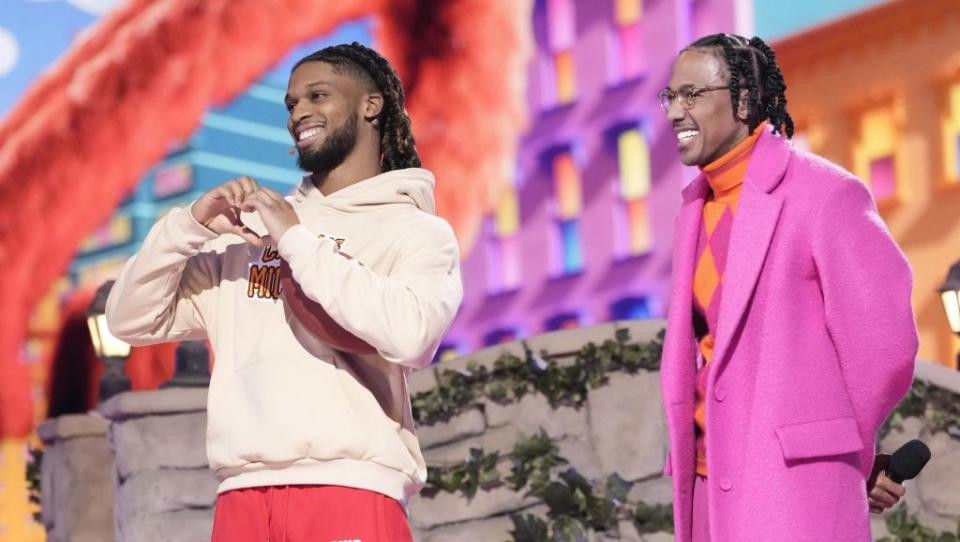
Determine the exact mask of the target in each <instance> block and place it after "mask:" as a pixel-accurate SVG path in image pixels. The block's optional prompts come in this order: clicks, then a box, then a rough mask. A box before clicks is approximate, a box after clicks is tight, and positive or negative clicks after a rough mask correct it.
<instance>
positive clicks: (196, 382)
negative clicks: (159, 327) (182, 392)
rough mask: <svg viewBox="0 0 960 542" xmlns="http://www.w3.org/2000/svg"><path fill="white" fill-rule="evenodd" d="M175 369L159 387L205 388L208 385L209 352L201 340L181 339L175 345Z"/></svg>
mask: <svg viewBox="0 0 960 542" xmlns="http://www.w3.org/2000/svg"><path fill="white" fill-rule="evenodd" d="M176 359H177V361H176V370H175V371H174V373H173V377H172V378H170V380H167V381H166V382H164V383H163V384H160V387H161V388H205V387H207V386H209V385H210V353H209V352H208V351H207V345H206V343H204V342H203V341H183V342H181V343H180V346H177V354H176Z"/></svg>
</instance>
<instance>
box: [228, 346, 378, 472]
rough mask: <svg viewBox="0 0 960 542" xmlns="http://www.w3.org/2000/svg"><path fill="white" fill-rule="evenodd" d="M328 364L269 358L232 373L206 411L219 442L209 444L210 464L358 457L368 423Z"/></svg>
mask: <svg viewBox="0 0 960 542" xmlns="http://www.w3.org/2000/svg"><path fill="white" fill-rule="evenodd" d="M330 361H331V360H318V359H313V358H307V359H304V358H280V359H271V360H266V361H263V362H260V363H256V364H254V365H249V366H247V367H245V368H244V369H242V370H240V371H237V372H236V373H234V375H233V378H232V379H231V381H230V383H229V384H228V385H227V389H226V390H225V392H224V393H223V394H222V395H221V396H220V397H219V398H218V399H219V400H220V402H221V404H220V405H216V408H211V409H210V412H211V419H210V434H211V437H213V435H216V436H215V437H213V438H214V439H216V440H218V441H219V442H217V443H211V445H212V446H211V461H212V462H214V463H222V465H221V466H228V467H237V466H241V465H243V464H246V463H256V462H260V463H287V462H292V461H297V460H300V459H306V458H312V459H317V460H321V461H322V460H335V459H342V458H350V459H360V458H362V457H363V456H364V454H365V451H366V450H365V448H366V446H367V442H368V441H369V438H370V434H369V432H370V426H371V423H370V420H363V419H360V418H361V417H360V416H358V415H357V413H356V412H355V411H354V409H353V408H352V406H351V405H350V403H349V402H348V399H347V398H346V397H345V395H344V392H343V390H342V389H341V388H340V386H341V385H342V384H341V382H340V380H339V379H338V378H337V376H336V370H335V369H334V366H333V365H332V364H331V363H330ZM211 406H214V405H211ZM214 412H215V413H216V415H215V416H214V414H213V413H214ZM214 444H216V445H215V446H214ZM214 452H216V453H217V455H220V457H214Z"/></svg>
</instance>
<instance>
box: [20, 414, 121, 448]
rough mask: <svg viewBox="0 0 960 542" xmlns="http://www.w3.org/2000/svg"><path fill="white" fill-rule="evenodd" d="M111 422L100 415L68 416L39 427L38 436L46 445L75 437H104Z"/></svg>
mask: <svg viewBox="0 0 960 542" xmlns="http://www.w3.org/2000/svg"><path fill="white" fill-rule="evenodd" d="M109 427H110V420H108V419H107V418H104V417H103V416H100V415H90V414H67V415H64V416H60V417H57V418H53V419H51V420H47V421H45V422H43V423H42V424H40V425H39V426H38V427H37V435H38V436H39V437H40V439H41V440H43V442H45V443H49V442H53V441H54V440H66V439H70V438H74V437H96V436H100V437H103V436H105V435H106V434H107V429H108V428H109Z"/></svg>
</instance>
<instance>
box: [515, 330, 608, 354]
mask: <svg viewBox="0 0 960 542" xmlns="http://www.w3.org/2000/svg"><path fill="white" fill-rule="evenodd" d="M613 338H614V327H613V324H600V325H597V326H591V327H581V328H575V329H565V330H561V331H553V332H550V333H541V334H540V335H534V336H533V337H530V338H529V339H527V346H528V347H529V348H530V350H532V351H534V352H536V353H538V354H539V353H540V352H541V351H543V350H545V351H547V353H549V354H561V353H566V352H579V351H580V348H582V347H583V346H584V345H586V344H587V343H591V342H592V343H596V344H597V345H600V344H603V342H604V341H606V340H607V339H613Z"/></svg>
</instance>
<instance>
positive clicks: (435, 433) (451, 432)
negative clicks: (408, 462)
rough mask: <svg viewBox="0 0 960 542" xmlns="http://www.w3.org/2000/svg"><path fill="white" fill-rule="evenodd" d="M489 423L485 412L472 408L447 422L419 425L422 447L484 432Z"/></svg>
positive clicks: (418, 430) (429, 446) (418, 431)
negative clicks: (485, 418)
mask: <svg viewBox="0 0 960 542" xmlns="http://www.w3.org/2000/svg"><path fill="white" fill-rule="evenodd" d="M486 427H487V424H486V421H485V420H484V417H483V413H482V412H480V410H479V409H476V408H472V409H470V410H467V411H466V412H464V413H462V414H459V415H457V416H455V417H453V418H452V419H450V420H449V421H447V422H442V423H435V424H433V425H421V426H419V427H417V438H418V439H419V440H420V447H421V448H424V449H427V448H431V447H433V446H439V445H441V444H447V443H449V442H454V441H456V440H460V439H463V438H467V437H472V436H474V435H479V434H481V433H483V431H484V430H485V429H486Z"/></svg>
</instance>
